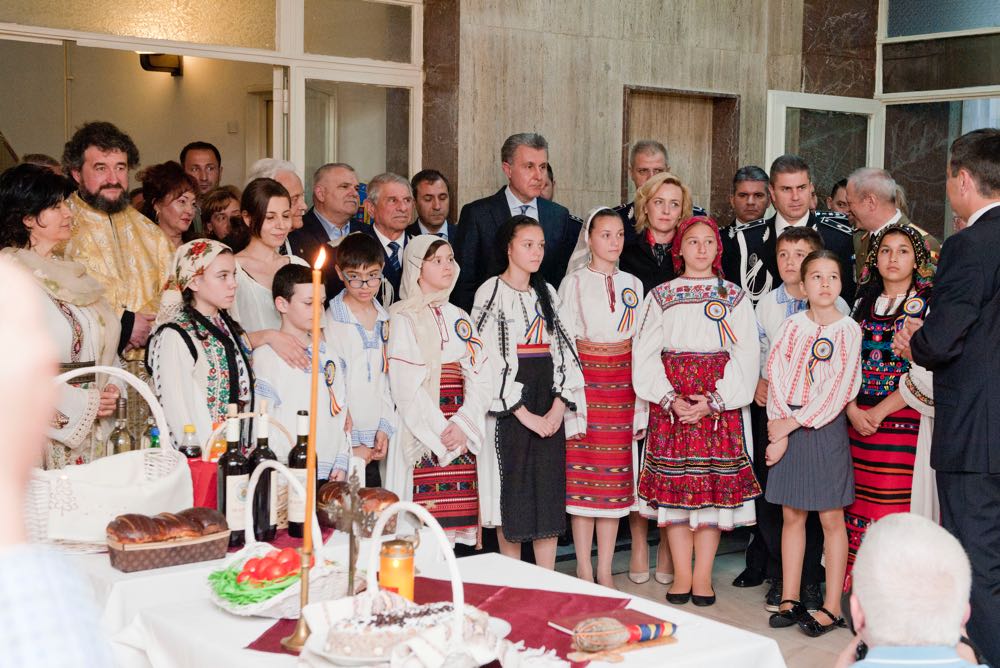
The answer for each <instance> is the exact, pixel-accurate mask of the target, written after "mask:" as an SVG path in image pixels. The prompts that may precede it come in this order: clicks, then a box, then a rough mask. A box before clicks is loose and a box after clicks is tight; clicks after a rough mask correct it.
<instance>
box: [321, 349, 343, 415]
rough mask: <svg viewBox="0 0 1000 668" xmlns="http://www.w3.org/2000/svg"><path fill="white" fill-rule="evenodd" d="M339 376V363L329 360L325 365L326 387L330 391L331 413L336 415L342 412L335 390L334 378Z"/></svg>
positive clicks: (324, 377)
mask: <svg viewBox="0 0 1000 668" xmlns="http://www.w3.org/2000/svg"><path fill="white" fill-rule="evenodd" d="M336 376H337V364H336V363H335V362H334V361H333V360H327V361H326V364H324V365H323V380H324V381H325V382H326V388H327V389H328V390H329V391H330V415H331V416H332V417H336V416H337V414H338V413H339V412H340V410H341V408H340V404H339V403H337V395H336V394H334V392H333V379H334V378H336Z"/></svg>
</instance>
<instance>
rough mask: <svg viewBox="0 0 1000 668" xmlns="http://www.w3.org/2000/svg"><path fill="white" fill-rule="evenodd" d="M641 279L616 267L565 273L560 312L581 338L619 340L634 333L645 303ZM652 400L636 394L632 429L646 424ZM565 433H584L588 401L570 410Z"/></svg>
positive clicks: (560, 286)
mask: <svg viewBox="0 0 1000 668" xmlns="http://www.w3.org/2000/svg"><path fill="white" fill-rule="evenodd" d="M642 298H643V292H642V281H640V280H639V279H638V278H636V277H635V276H633V275H632V274H630V273H628V272H625V271H620V270H617V269H616V270H615V272H614V273H613V274H611V275H610V276H609V275H607V274H602V273H601V272H599V271H595V270H594V269H591V268H590V267H589V266H587V267H582V268H581V269H578V270H576V271H574V272H572V273H570V274H568V275H567V276H566V278H564V279H563V281H562V283H561V284H560V285H559V300H560V302H561V304H562V306H561V307H560V309H559V315H560V317H561V318H562V320H563V322H565V323H566V326H567V328H568V329H569V331H572V332H575V333H576V337H577V339H578V340H581V341H590V342H593V343H618V342H620V341H628V340H630V339H632V338H633V337H634V336H635V332H636V329H637V323H638V312H639V307H640V305H641V304H642ZM648 421H649V403H648V402H647V401H646V400H645V399H640V398H638V397H637V398H636V403H635V418H634V420H633V432H638V431H640V430H642V429H645V428H646V424H647V423H648ZM565 423H566V435H567V436H569V435H572V434H582V433H585V432H586V429H587V406H586V402H581V403H579V404H577V410H575V411H572V410H567V411H566V415H565Z"/></svg>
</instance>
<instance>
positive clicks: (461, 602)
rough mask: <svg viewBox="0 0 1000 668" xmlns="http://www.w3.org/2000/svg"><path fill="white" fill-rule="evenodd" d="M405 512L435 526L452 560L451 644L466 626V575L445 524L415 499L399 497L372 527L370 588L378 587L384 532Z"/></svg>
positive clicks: (449, 565)
mask: <svg viewBox="0 0 1000 668" xmlns="http://www.w3.org/2000/svg"><path fill="white" fill-rule="evenodd" d="M401 512H409V513H413V514H414V515H416V516H417V517H419V518H420V519H421V520H423V522H424V524H426V525H427V527H428V528H429V529H430V530H431V533H432V534H434V537H435V538H437V539H438V545H439V546H440V547H441V552H443V553H444V559H445V561H446V562H448V572H449V573H450V574H451V600H452V603H453V604H454V607H455V618H454V620H453V621H452V636H451V644H452V645H455V644H456V643H461V642H462V630H463V628H464V626H465V588H464V587H463V586H462V578H461V576H460V575H459V574H458V562H457V561H456V560H455V550H453V549H452V547H451V543H450V542H449V541H448V536H447V535H446V534H445V532H444V529H442V528H441V525H440V524H438V521H437V520H436V519H434V516H433V515H431V514H430V513H429V512H427V510H426V509H425V508H424V507H423V506H421V505H418V504H416V503H413V502H412V501H397V502H396V503H394V504H392V505H391V506H389V507H388V508H386V509H385V510H383V511H382V513H381V514H380V515H379V518H378V521H377V522H375V528H374V529H372V543H371V551H370V552H369V554H368V591H372V592H374V591H378V580H377V573H378V562H377V559H378V558H379V550H378V549H376V548H377V547H378V546H379V544H380V543H381V538H382V532H383V531H385V525H386V524H388V523H389V520H390V519H392V517H393V516H395V515H397V514H399V513H401Z"/></svg>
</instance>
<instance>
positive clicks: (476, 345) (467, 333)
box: [455, 318, 483, 366]
mask: <svg viewBox="0 0 1000 668" xmlns="http://www.w3.org/2000/svg"><path fill="white" fill-rule="evenodd" d="M455 333H456V334H458V338H460V339H462V341H465V347H466V349H467V350H468V351H469V361H471V362H472V365H473V366H475V365H476V352H477V351H479V350H482V349H483V342H482V341H480V340H479V339H477V338H476V337H474V336H473V335H472V323H471V322H469V321H468V320H466V319H465V318H459V319H458V320H456V321H455Z"/></svg>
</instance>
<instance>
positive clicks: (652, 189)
mask: <svg viewBox="0 0 1000 668" xmlns="http://www.w3.org/2000/svg"><path fill="white" fill-rule="evenodd" d="M665 183H669V184H671V185H675V186H677V187H678V188H680V189H681V217H680V218H678V219H677V222H678V223H679V222H680V221H682V220H687V219H688V218H690V217H691V208H692V204H691V191H690V190H689V189H688V187H687V186H686V185H684V184H683V183H682V182H681V180H680V179H679V178H677V177H676V176H674V175H673V174H671V173H670V172H660V173H659V174H657V175H655V176H652V177H650V179H649V180H648V181H646V183H645V185H643V186H642V187H641V188H639V190H638V191H636V193H635V231H636V232H644V231H645V230H646V228H647V227H649V216H647V215H646V204H647V203H649V200H651V199H652V198H653V195H655V194H656V191H657V190H659V189H660V186H662V185H663V184H665Z"/></svg>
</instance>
